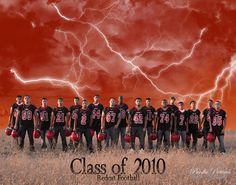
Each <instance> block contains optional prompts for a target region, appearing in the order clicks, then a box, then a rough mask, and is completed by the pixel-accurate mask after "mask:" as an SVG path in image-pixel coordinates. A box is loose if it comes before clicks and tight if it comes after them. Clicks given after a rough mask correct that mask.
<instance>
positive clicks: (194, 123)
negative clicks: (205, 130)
mask: <svg viewBox="0 0 236 185" xmlns="http://www.w3.org/2000/svg"><path fill="white" fill-rule="evenodd" d="M200 114H201V112H200V111H199V110H198V109H197V110H195V111H193V110H191V109H189V110H188V116H189V117H188V124H189V129H198V123H199V121H200Z"/></svg>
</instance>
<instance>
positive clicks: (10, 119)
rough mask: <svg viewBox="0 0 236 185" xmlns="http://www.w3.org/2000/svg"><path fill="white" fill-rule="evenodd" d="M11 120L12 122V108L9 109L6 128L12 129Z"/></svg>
mask: <svg viewBox="0 0 236 185" xmlns="http://www.w3.org/2000/svg"><path fill="white" fill-rule="evenodd" d="M12 120H13V109H12V107H11V108H10V114H9V119H8V125H7V126H8V127H12V126H13V124H12Z"/></svg>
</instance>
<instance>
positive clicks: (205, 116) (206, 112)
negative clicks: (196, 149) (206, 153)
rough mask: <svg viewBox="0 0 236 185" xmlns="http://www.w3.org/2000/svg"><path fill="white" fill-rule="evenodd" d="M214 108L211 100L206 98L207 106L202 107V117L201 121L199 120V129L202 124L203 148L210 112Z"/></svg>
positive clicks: (205, 146)
mask: <svg viewBox="0 0 236 185" xmlns="http://www.w3.org/2000/svg"><path fill="white" fill-rule="evenodd" d="M214 110H215V108H214V107H213V100H211V99H210V100H208V107H207V108H205V109H204V111H203V117H202V121H201V125H200V129H202V124H203V129H202V132H203V136H204V138H203V144H202V146H203V148H205V149H207V134H208V132H209V129H210V122H211V116H210V115H211V114H212V112H213V111H214Z"/></svg>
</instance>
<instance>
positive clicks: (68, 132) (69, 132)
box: [65, 128, 71, 137]
mask: <svg viewBox="0 0 236 185" xmlns="http://www.w3.org/2000/svg"><path fill="white" fill-rule="evenodd" d="M65 133H66V137H70V135H71V131H70V130H69V129H67V128H66V129H65Z"/></svg>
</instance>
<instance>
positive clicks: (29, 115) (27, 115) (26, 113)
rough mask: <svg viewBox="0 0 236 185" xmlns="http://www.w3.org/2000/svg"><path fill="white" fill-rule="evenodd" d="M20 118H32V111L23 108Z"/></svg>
mask: <svg viewBox="0 0 236 185" xmlns="http://www.w3.org/2000/svg"><path fill="white" fill-rule="evenodd" d="M22 120H32V112H31V111H30V110H23V111H22Z"/></svg>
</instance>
